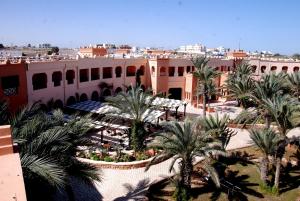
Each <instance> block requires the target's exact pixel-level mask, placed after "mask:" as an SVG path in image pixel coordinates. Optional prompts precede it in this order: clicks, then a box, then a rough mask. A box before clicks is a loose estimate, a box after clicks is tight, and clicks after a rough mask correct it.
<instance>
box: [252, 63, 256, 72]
mask: <svg viewBox="0 0 300 201" xmlns="http://www.w3.org/2000/svg"><path fill="white" fill-rule="evenodd" d="M256 68H257V66H255V65H253V66H252V73H255V71H256Z"/></svg>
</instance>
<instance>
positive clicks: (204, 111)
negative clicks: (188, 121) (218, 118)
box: [203, 85, 206, 117]
mask: <svg viewBox="0 0 300 201" xmlns="http://www.w3.org/2000/svg"><path fill="white" fill-rule="evenodd" d="M203 88H204V89H203V117H206V86H205V85H204V87H203Z"/></svg>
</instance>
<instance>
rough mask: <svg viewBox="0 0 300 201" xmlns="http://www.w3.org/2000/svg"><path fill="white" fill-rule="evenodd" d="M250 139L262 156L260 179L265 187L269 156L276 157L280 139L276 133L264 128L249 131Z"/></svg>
mask: <svg viewBox="0 0 300 201" xmlns="http://www.w3.org/2000/svg"><path fill="white" fill-rule="evenodd" d="M250 138H251V140H252V142H253V145H255V146H256V147H257V148H258V149H259V150H260V151H261V152H262V154H263V157H262V160H261V163H260V178H261V180H262V181H263V183H264V185H265V186H267V185H268V162H269V156H272V157H273V156H275V155H276V153H277V149H278V145H279V142H280V141H281V138H280V136H279V135H278V134H277V133H275V132H274V131H273V130H272V129H269V128H264V129H262V130H258V129H252V130H250Z"/></svg>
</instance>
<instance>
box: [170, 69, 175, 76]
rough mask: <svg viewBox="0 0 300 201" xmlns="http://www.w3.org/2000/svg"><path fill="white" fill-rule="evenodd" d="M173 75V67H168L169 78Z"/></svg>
mask: <svg viewBox="0 0 300 201" xmlns="http://www.w3.org/2000/svg"><path fill="white" fill-rule="evenodd" d="M174 75H175V67H169V77H174Z"/></svg>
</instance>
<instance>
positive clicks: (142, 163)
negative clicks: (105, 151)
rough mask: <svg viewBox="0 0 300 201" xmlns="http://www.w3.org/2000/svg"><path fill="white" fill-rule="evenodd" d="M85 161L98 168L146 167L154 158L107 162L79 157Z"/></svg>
mask: <svg viewBox="0 0 300 201" xmlns="http://www.w3.org/2000/svg"><path fill="white" fill-rule="evenodd" d="M78 160H81V161H83V162H86V163H89V164H92V165H94V166H95V167H97V168H109V169H122V170H126V169H136V168H142V167H146V165H147V164H148V163H149V162H150V161H151V160H152V158H149V159H146V160H140V161H132V162H106V161H95V160H91V159H86V158H78Z"/></svg>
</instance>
